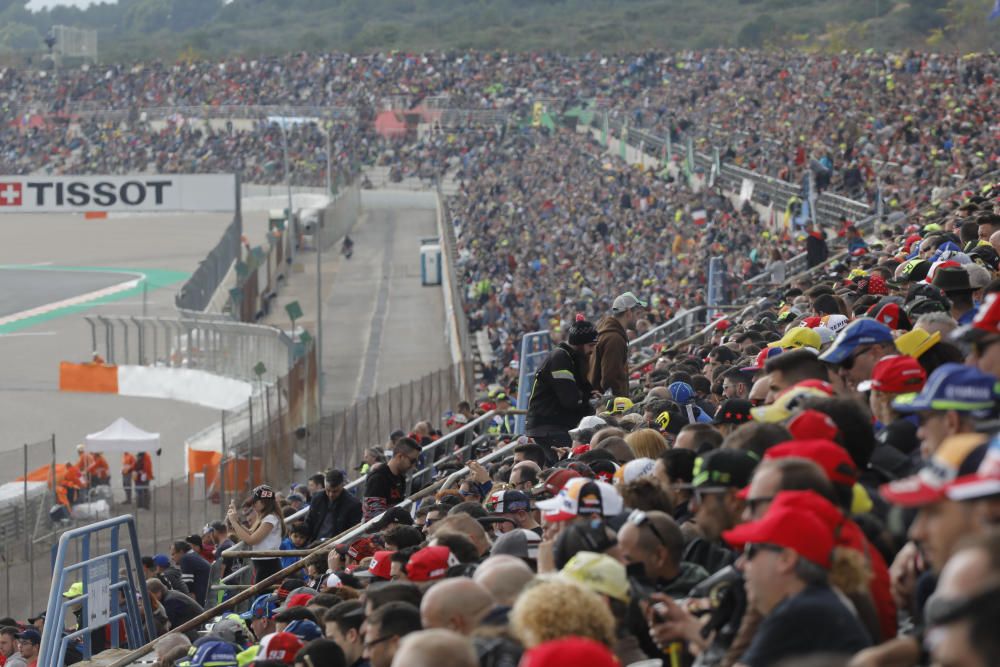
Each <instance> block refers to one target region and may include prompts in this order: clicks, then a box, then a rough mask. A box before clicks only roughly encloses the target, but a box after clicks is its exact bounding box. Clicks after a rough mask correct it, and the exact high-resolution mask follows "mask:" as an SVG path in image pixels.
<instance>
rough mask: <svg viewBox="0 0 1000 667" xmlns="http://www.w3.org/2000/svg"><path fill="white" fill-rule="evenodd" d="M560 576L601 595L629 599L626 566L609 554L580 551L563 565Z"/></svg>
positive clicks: (622, 599)
mask: <svg viewBox="0 0 1000 667" xmlns="http://www.w3.org/2000/svg"><path fill="white" fill-rule="evenodd" d="M559 577H560V578H562V579H565V580H567V581H571V582H573V583H575V584H579V585H581V586H583V587H584V588H587V589H589V590H591V591H593V592H595V593H599V594H600V595H607V596H608V597H609V598H615V599H616V600H621V601H622V602H628V601H629V593H628V577H627V576H626V574H625V566H624V565H622V564H621V563H620V562H618V561H617V560H615V559H614V558H612V557H611V556H608V555H607V554H598V553H593V552H591V551H579V552H577V554H576V555H575V556H573V557H572V558H570V559H569V562H568V563H566V565H564V566H563V569H562V570H561V571H560V572H559Z"/></svg>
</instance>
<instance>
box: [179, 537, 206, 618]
mask: <svg viewBox="0 0 1000 667" xmlns="http://www.w3.org/2000/svg"><path fill="white" fill-rule="evenodd" d="M170 558H171V559H172V560H173V562H174V564H176V565H177V567H178V568H179V569H180V571H181V575H182V576H183V578H184V584H185V585H186V586H187V588H188V590H189V591H190V592H191V597H193V598H194V599H195V601H196V602H198V604H204V602H205V596H206V595H207V594H208V583H209V577H210V576H211V575H210V573H211V571H212V566H211V565H209V564H208V561H206V560H205V559H204V558H202V557H201V555H200V554H197V553H195V552H194V550H193V549H192V548H191V545H190V544H189V543H187V542H183V541H180V540H178V541H177V542H174V543H173V545H172V546H171V547H170Z"/></svg>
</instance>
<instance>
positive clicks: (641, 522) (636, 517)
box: [628, 510, 667, 544]
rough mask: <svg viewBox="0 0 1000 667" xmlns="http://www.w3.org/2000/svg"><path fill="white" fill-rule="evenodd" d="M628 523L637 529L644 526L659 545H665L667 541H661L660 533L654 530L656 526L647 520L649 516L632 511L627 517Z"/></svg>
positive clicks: (641, 512)
mask: <svg viewBox="0 0 1000 667" xmlns="http://www.w3.org/2000/svg"><path fill="white" fill-rule="evenodd" d="M628 522H629V523H630V524H632V525H633V526H636V527H637V528H642V527H643V526H646V527H647V528H649V530H650V531H652V533H653V535H654V536H656V539H657V540H659V541H660V544H666V543H667V541H666V540H664V539H663V535H661V534H660V531H659V530H657V529H656V524H654V523H653V522H652V521H650V520H649V515H648V514H646V513H645V512H643V511H642V510H632V513H631V514H629V515H628Z"/></svg>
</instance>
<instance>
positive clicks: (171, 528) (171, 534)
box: [168, 480, 177, 539]
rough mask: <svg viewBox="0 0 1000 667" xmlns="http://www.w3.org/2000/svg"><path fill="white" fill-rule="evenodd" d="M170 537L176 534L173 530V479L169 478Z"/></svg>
mask: <svg viewBox="0 0 1000 667" xmlns="http://www.w3.org/2000/svg"><path fill="white" fill-rule="evenodd" d="M168 532H169V534H170V539H173V537H174V536H175V535H176V534H177V533H176V531H175V530H174V480H170V529H169V531H168Z"/></svg>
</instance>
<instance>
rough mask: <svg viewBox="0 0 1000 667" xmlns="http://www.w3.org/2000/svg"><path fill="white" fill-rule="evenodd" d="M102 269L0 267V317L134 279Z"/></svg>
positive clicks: (133, 277)
mask: <svg viewBox="0 0 1000 667" xmlns="http://www.w3.org/2000/svg"><path fill="white" fill-rule="evenodd" d="M134 279H135V276H133V275H129V274H123V273H104V272H101V271H64V270H58V269H56V270H47V269H45V268H42V267H40V268H38V269H5V268H2V267H0V285H3V290H2V291H0V318H3V317H6V316H8V315H14V314H16V313H21V312H23V311H26V310H30V309H32V308H37V307H39V306H44V305H46V304H50V303H55V302H58V301H63V300H65V299H70V298H72V297H78V296H80V295H84V294H88V293H90V292H95V291H97V290H101V289H104V288H106V287H111V286H113V285H118V284H120V283H122V282H126V281H129V280H134Z"/></svg>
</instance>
